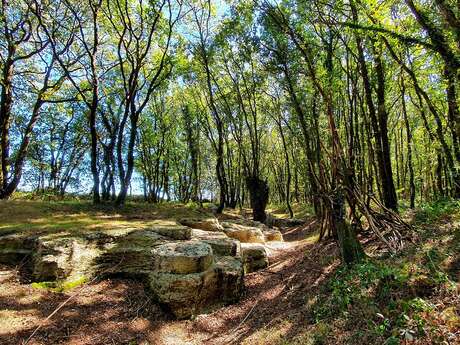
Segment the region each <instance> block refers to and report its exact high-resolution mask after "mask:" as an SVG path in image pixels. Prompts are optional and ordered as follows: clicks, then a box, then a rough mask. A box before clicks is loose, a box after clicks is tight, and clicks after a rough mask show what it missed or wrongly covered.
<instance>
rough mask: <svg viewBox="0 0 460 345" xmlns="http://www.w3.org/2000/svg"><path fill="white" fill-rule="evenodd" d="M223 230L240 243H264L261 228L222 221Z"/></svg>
mask: <svg viewBox="0 0 460 345" xmlns="http://www.w3.org/2000/svg"><path fill="white" fill-rule="evenodd" d="M222 225H223V227H224V232H225V234H226V235H227V236H228V237H231V238H234V239H237V240H238V241H240V242H241V243H264V242H265V238H264V234H263V233H262V230H260V229H258V228H255V227H251V226H245V225H240V224H235V223H230V222H222Z"/></svg>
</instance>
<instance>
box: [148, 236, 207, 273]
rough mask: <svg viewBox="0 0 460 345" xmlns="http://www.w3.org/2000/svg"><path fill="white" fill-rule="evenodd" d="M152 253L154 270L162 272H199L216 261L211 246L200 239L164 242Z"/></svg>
mask: <svg viewBox="0 0 460 345" xmlns="http://www.w3.org/2000/svg"><path fill="white" fill-rule="evenodd" d="M152 255H153V258H154V266H153V270H154V271H156V272H160V273H174V274H189V273H198V272H203V271H205V270H207V269H208V268H209V267H210V266H211V265H212V264H213V263H214V256H213V253H212V248H211V246H209V245H208V244H206V243H203V242H198V241H187V242H180V243H167V244H163V245H161V246H158V247H156V248H155V249H154V250H153V251H152Z"/></svg>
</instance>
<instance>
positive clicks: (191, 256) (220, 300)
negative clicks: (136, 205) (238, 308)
mask: <svg viewBox="0 0 460 345" xmlns="http://www.w3.org/2000/svg"><path fill="white" fill-rule="evenodd" d="M162 226H163V227H161V228H160V227H152V228H151V229H144V230H135V231H131V232H129V233H126V232H123V233H117V234H116V235H114V234H113V233H112V235H108V234H106V233H102V232H91V233H84V234H82V233H75V234H73V233H70V234H50V235H45V236H38V237H36V238H29V239H24V238H22V237H18V236H12V235H8V236H9V237H6V236H2V237H0V245H1V247H0V258H2V256H1V253H3V254H4V256H3V258H4V259H5V260H6V258H7V256H10V253H14V255H13V256H22V257H23V256H24V255H31V257H32V260H30V261H29V262H30V265H31V267H30V268H31V271H32V276H33V279H34V281H35V282H43V281H48V282H54V283H56V285H57V286H64V285H65V283H67V282H84V281H87V280H88V279H91V278H92V277H95V276H96V275H97V276H99V277H104V276H107V275H120V274H121V275H123V276H129V277H132V278H136V279H138V278H140V279H142V280H144V281H146V282H147V283H148V286H149V287H150V289H151V292H152V294H153V295H154V297H155V298H156V299H157V300H158V302H160V303H161V304H163V305H164V306H166V307H167V308H168V309H169V310H171V311H172V312H173V313H174V315H175V316H176V317H178V318H186V317H189V316H191V315H195V314H197V313H200V312H202V311H204V310H208V309H209V308H213V307H214V306H217V305H221V304H225V303H230V302H234V301H236V300H237V299H238V298H239V297H240V295H241V292H242V290H243V287H244V283H243V274H244V269H243V264H242V261H241V257H240V256H239V254H240V250H239V248H240V243H239V242H238V241H236V240H234V239H231V238H229V237H227V236H226V235H225V233H223V232H212V231H202V230H193V231H192V230H191V229H190V228H186V227H185V226H182V225H177V224H172V225H171V226H169V225H165V224H163V225H162ZM183 229H188V230H186V231H182V230H183ZM176 230H178V231H176ZM259 231H260V230H259ZM192 235H193V236H192ZM174 237H176V238H190V237H191V239H186V240H177V239H174ZM7 250H8V251H7ZM246 256H248V255H246ZM256 256H257V255H255V254H254V255H252V254H251V257H256ZM259 256H260V255H259ZM8 260H9V259H8ZM15 260H16V259H15ZM247 261H248V262H252V261H251V260H250V259H247Z"/></svg>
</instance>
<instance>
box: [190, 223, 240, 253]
mask: <svg viewBox="0 0 460 345" xmlns="http://www.w3.org/2000/svg"><path fill="white" fill-rule="evenodd" d="M192 237H193V238H194V239H197V240H200V241H202V242H204V243H207V244H209V245H210V246H211V248H212V251H213V253H214V255H220V256H236V255H237V254H239V251H240V243H239V242H238V241H236V240H234V239H232V238H229V237H228V236H227V235H225V233H223V232H215V231H203V230H198V229H193V232H192Z"/></svg>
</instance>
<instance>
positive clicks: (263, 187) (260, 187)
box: [246, 176, 269, 223]
mask: <svg viewBox="0 0 460 345" xmlns="http://www.w3.org/2000/svg"><path fill="white" fill-rule="evenodd" d="M246 187H247V188H248V191H249V199H250V202H251V208H252V217H253V220H255V221H258V222H262V223H264V222H265V220H266V219H267V215H266V213H265V207H267V203H268V194H269V188H268V185H267V182H266V181H263V180H261V179H260V178H259V177H257V176H248V177H246Z"/></svg>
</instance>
